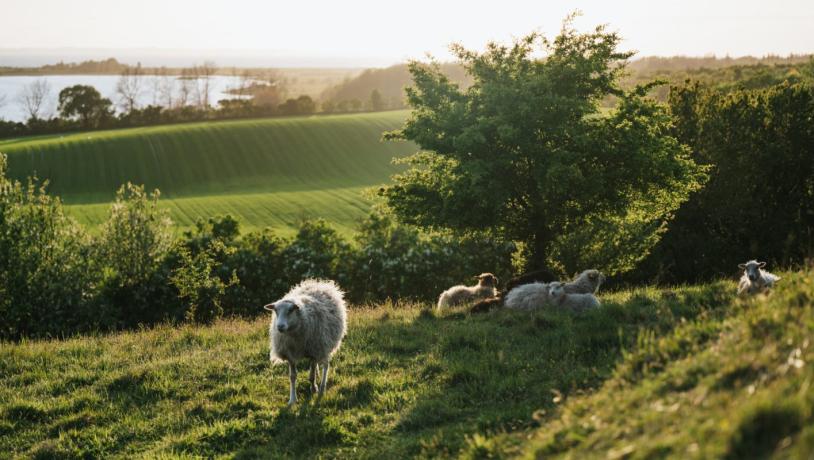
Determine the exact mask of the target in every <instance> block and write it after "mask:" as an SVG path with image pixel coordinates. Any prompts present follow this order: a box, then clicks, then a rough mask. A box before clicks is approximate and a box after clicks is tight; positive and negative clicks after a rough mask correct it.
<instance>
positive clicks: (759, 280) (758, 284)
mask: <svg viewBox="0 0 814 460" xmlns="http://www.w3.org/2000/svg"><path fill="white" fill-rule="evenodd" d="M765 266H766V262H758V261H756V260H750V261H749V262H746V263H745V264H738V267H740V268H741V269H742V270H743V275H742V276H741V279H740V282H739V283H738V295H741V294H756V293H758V292H761V291H764V290H766V289H769V288H771V287H772V286H774V283H775V282H777V281H779V280H780V277H779V276H777V275H775V274H773V273H769V272H767V271H766V270H763V267H765Z"/></svg>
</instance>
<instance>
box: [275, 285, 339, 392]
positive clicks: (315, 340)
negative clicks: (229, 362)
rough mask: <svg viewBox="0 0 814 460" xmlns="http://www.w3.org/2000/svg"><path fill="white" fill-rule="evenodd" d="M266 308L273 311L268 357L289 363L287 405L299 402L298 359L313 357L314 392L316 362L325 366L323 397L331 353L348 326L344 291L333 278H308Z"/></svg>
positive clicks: (335, 349) (315, 388)
mask: <svg viewBox="0 0 814 460" xmlns="http://www.w3.org/2000/svg"><path fill="white" fill-rule="evenodd" d="M263 308H265V309H266V310H270V311H273V312H274V317H273V319H272V321H271V325H270V326H269V341H270V343H271V351H270V353H269V358H270V359H271V361H272V363H277V362H282V361H286V362H288V377H289V381H290V387H289V393H290V398H289V400H288V405H289V406H290V405H293V404H295V403H296V402H297V393H296V387H297V361H300V360H302V359H309V360H311V374H310V375H309V377H308V381H309V382H310V386H311V392H312V394H313V393H314V392H316V391H317V383H316V377H317V372H318V371H319V369H318V368H317V365H319V366H320V367H321V368H322V382H321V383H320V385H319V397H320V398H321V397H322V395H323V393H325V386H326V385H327V383H328V368H329V364H330V360H331V356H332V355H333V354H334V353H335V352H336V351H337V350H339V347H340V345H342V338H343V337H344V336H345V331H346V328H347V326H346V316H347V314H346V308H345V300H344V298H343V292H342V290H341V289H339V286H337V285H336V283H334V282H333V281H323V280H305V281H303V282H301V283H300V284H298V285H297V286H295V287H294V288H293V289H291V290H290V291H289V292H288V294H286V295H285V296H284V297H283V298H282V299H280V300H278V301H276V302H274V303H271V304H268V305H266V306H264V307H263Z"/></svg>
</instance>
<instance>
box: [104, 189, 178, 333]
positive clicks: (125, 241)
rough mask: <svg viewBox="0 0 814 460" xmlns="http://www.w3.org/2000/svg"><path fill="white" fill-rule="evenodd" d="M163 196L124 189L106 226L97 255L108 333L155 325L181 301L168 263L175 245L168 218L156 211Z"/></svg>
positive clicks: (113, 206)
mask: <svg viewBox="0 0 814 460" xmlns="http://www.w3.org/2000/svg"><path fill="white" fill-rule="evenodd" d="M158 197H159V192H158V191H157V190H156V191H154V192H153V193H152V194H149V195H148V194H147V193H146V192H145V191H144V187H143V186H136V185H133V184H130V183H128V184H126V185H123V186H122V187H121V188H120V189H119V191H118V192H117V194H116V201H115V202H114V203H113V205H112V206H111V208H110V217H108V220H107V221H106V222H105V223H104V224H103V225H102V230H101V234H100V236H99V238H98V239H97V240H96V244H95V250H96V252H97V254H98V259H99V261H100V263H102V265H103V267H104V276H105V280H104V288H103V299H102V303H103V308H102V311H103V312H104V315H103V316H104V317H105V319H106V321H105V322H106V323H107V326H109V327H119V326H123V327H132V326H135V325H138V324H139V323H146V324H149V323H154V322H157V321H160V320H162V319H165V318H166V317H168V316H171V315H170V314H169V309H168V303H171V299H174V298H176V297H177V295H176V293H175V292H174V291H173V290H172V289H168V288H171V286H172V285H171V283H169V279H168V276H169V275H170V273H171V272H172V267H171V266H167V265H166V263H167V262H168V261H169V260H170V259H168V256H169V254H170V249H171V248H172V245H173V237H172V233H171V225H172V222H171V221H170V219H169V217H167V214H166V212H164V211H163V210H159V209H158Z"/></svg>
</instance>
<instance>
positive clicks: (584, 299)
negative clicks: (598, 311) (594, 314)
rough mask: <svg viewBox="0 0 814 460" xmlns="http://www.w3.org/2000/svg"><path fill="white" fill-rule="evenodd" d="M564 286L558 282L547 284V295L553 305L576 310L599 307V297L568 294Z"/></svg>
mask: <svg viewBox="0 0 814 460" xmlns="http://www.w3.org/2000/svg"><path fill="white" fill-rule="evenodd" d="M565 286H566V285H565V284H564V283H560V282H554V283H551V284H550V285H549V286H548V295H549V297H550V299H551V300H550V301H551V303H552V304H553V305H554V306H556V307H560V308H566V309H568V310H571V311H578V312H579V311H585V310H591V309H594V308H599V306H600V303H599V299H597V298H596V297H595V296H594V295H593V294H570V293H568V292H567V291H566V289H565Z"/></svg>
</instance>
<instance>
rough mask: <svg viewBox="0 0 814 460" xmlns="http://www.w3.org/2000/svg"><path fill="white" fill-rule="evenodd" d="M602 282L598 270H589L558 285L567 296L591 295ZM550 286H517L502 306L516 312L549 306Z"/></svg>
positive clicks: (539, 284) (603, 276)
mask: <svg viewBox="0 0 814 460" xmlns="http://www.w3.org/2000/svg"><path fill="white" fill-rule="evenodd" d="M604 281H605V275H603V274H602V273H600V272H599V270H595V269H590V270H585V271H583V272H582V273H580V274H579V276H577V277H576V278H574V280H573V281H571V282H568V283H559V284H562V285H563V289H564V290H565V292H566V293H568V294H593V293H595V292H596V291H597V290H598V289H599V286H600V285H601V284H602V283H603V282H604ZM552 284H553V283H529V284H522V285H520V286H517V287H516V288H514V289H512V290H511V291H509V293H508V294H507V295H506V301H505V302H504V305H505V306H506V308H514V309H518V310H533V309H535V308H542V307H544V306H546V305H551V304H552V302H551V294H550V292H549V287H550V286H551V285H552Z"/></svg>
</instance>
